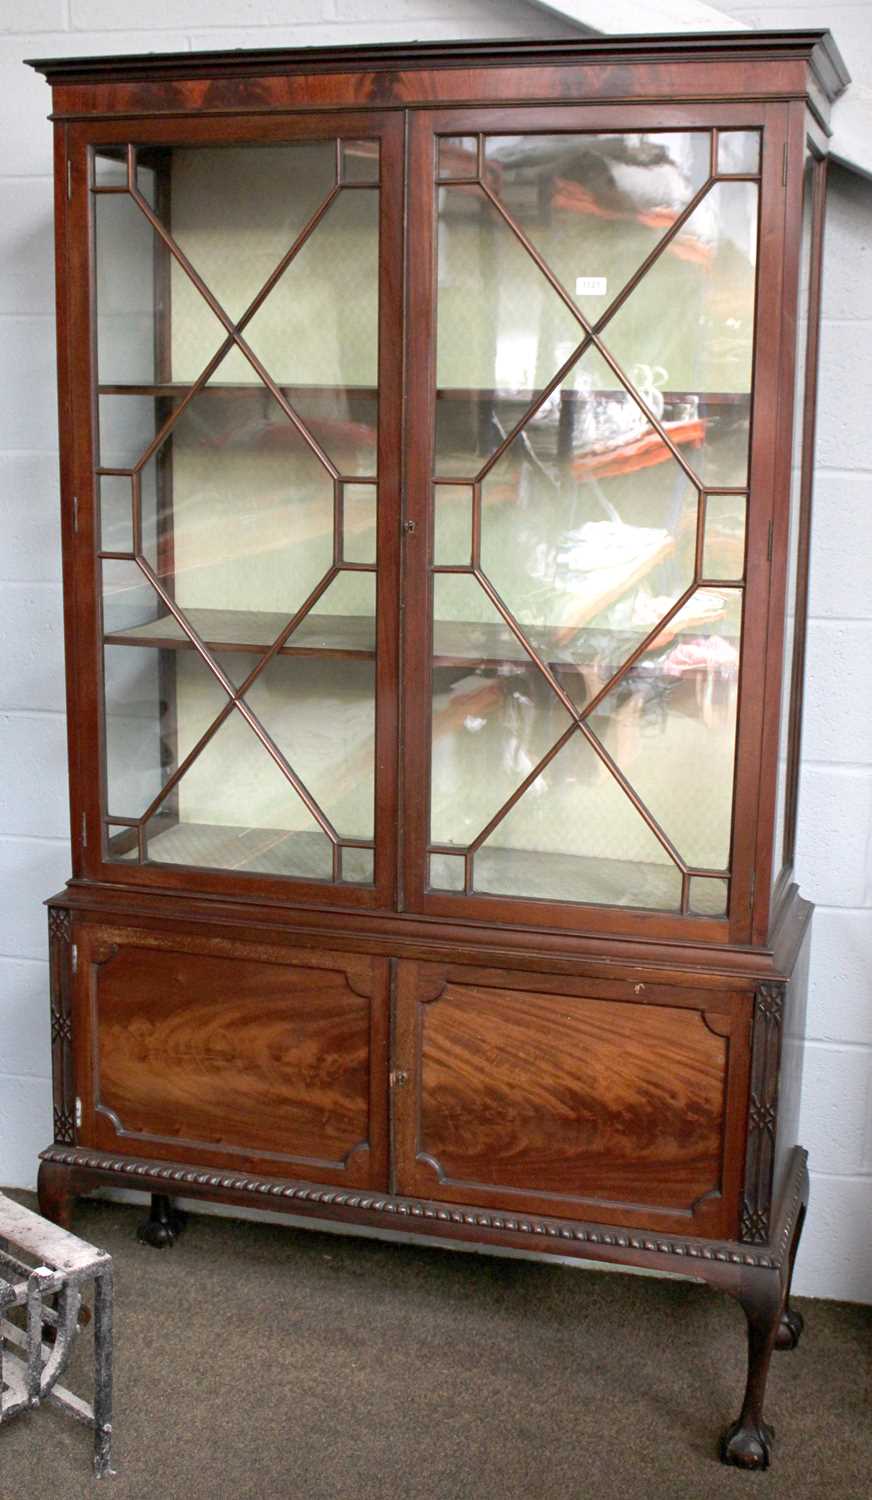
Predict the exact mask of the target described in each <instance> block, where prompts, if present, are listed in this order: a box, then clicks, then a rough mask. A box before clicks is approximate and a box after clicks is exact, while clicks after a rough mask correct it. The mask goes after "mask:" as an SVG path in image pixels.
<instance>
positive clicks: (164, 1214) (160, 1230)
mask: <svg viewBox="0 0 872 1500" xmlns="http://www.w3.org/2000/svg"><path fill="white" fill-rule="evenodd" d="M185 1222H186V1218H185V1215H184V1214H183V1213H180V1212H179V1211H178V1209H174V1208H173V1206H172V1204H171V1203H170V1200H169V1198H167V1197H166V1196H165V1195H164V1194H163V1193H153V1194H152V1199H151V1211H150V1213H149V1216H148V1218H147V1219H143V1221H142V1223H141V1224H140V1225H139V1226H138V1228H137V1231H136V1238H137V1239H138V1240H141V1241H142V1243H143V1244H144V1245H151V1246H152V1247H153V1249H155V1250H167V1249H169V1248H170V1246H172V1245H174V1244H175V1243H176V1240H177V1239H178V1237H179V1235H180V1234H181V1232H182V1230H183V1229H184V1227H185Z"/></svg>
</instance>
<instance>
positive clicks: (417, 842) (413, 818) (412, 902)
mask: <svg viewBox="0 0 872 1500" xmlns="http://www.w3.org/2000/svg"><path fill="white" fill-rule="evenodd" d="M434 152H435V132H434V124H433V117H432V116H431V115H430V114H429V113H425V112H424V111H415V112H413V113H412V114H411V117H410V128H409V149H408V232H409V236H410V244H411V241H412V236H414V253H410V255H409V258H408V287H407V303H406V309H407V311H406V383H407V398H406V427H405V446H406V494H405V505H404V510H403V591H404V642H403V704H404V734H403V748H402V756H403V786H404V802H403V830H404V849H403V853H402V859H403V899H404V905H405V907H406V908H407V909H411V910H413V911H414V910H420V906H421V901H422V899H423V896H424V888H425V878H424V872H425V862H426V848H427V839H428V831H429V815H430V702H431V687H430V683H431V663H430V612H431V608H432V602H431V583H430V571H429V567H428V561H429V552H430V545H431V528H432V505H431V500H430V497H431V492H432V485H431V482H430V476H431V474H432V472H433V468H432V465H433V446H434V433H433V428H434V419H433V410H434V403H435V398H436V358H435V356H436V340H435V336H434V335H435V319H436V309H435V301H434V299H435V285H436V262H435V252H436V238H435V229H436V225H435V196H436V187H435V161H434Z"/></svg>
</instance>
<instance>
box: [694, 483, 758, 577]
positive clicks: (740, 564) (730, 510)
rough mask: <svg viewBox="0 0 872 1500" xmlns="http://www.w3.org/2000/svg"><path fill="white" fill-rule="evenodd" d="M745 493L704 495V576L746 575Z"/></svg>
mask: <svg viewBox="0 0 872 1500" xmlns="http://www.w3.org/2000/svg"><path fill="white" fill-rule="evenodd" d="M746 509H747V501H746V499H745V496H744V495H707V496H706V502H705V538H704V543H703V553H702V576H703V578H728V579H741V578H743V577H744V574H745V512H746Z"/></svg>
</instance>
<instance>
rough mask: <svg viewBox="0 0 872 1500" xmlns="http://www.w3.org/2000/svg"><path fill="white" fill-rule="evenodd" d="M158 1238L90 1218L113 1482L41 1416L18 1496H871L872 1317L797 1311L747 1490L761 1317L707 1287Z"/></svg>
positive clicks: (319, 1244) (22, 1442) (344, 1246)
mask: <svg viewBox="0 0 872 1500" xmlns="http://www.w3.org/2000/svg"><path fill="white" fill-rule="evenodd" d="M15 1196H20V1197H21V1199H22V1201H25V1202H28V1201H29V1202H32V1201H33V1200H32V1199H28V1197H27V1195H24V1194H21V1195H15ZM141 1217H142V1209H140V1208H136V1207H128V1206H127V1205H123V1206H122V1205H118V1204H114V1203H109V1202H97V1201H91V1202H82V1203H80V1204H79V1206H78V1210H77V1214H76V1222H75V1227H76V1229H77V1231H78V1232H79V1233H80V1234H82V1235H83V1236H84V1237H85V1238H87V1239H90V1240H93V1241H94V1242H95V1243H96V1244H98V1245H102V1246H105V1248H106V1249H108V1250H109V1251H111V1253H112V1255H113V1256H114V1257H115V1264H116V1277H117V1327H116V1338H115V1351H116V1409H115V1442H116V1446H115V1459H116V1466H117V1470H118V1473H117V1477H116V1478H114V1479H109V1480H103V1481H99V1482H98V1481H95V1480H93V1479H92V1478H91V1477H90V1470H89V1463H90V1448H89V1435H88V1434H87V1432H86V1431H85V1430H84V1429H82V1428H81V1427H79V1426H78V1425H77V1424H74V1423H73V1422H72V1421H71V1420H70V1419H69V1418H65V1417H63V1416H62V1415H61V1414H60V1413H58V1412H55V1411H54V1410H53V1409H52V1408H44V1409H41V1410H39V1411H37V1412H34V1413H29V1414H27V1415H23V1416H20V1417H17V1418H16V1419H14V1420H13V1421H12V1422H10V1423H9V1425H8V1426H5V1427H4V1428H3V1429H2V1431H0V1497H2V1500H37V1497H39V1500H43V1497H45V1500H79V1497H81V1496H92V1495H99V1496H102V1497H103V1500H128V1497H136V1500H146V1497H148V1500H154V1497H161V1500H177V1497H178V1500H201V1497H202V1500H207V1497H208V1500H225V1497H227V1500H230V1497H233V1500H248V1497H251V1500H272V1497H282V1500H285V1497H294V1500H296V1497H306V1500H340V1497H341V1500H358V1497H361V1500H362V1497H370V1496H378V1497H382V1500H393V1497H401V1496H402V1497H411V1500H469V1497H475V1500H516V1497H517V1500H520V1497H525V1500H539V1497H542V1500H545V1497H547V1500H552V1497H553V1500H588V1497H596V1500H709V1497H733V1496H752V1497H753V1500H759V1497H768V1500H771V1497H787V1496H789V1497H790V1500H805V1497H812V1496H813V1497H815V1500H818V1497H824V1496H825V1497H827V1500H867V1497H868V1496H869V1494H870V1490H872V1483H870V1473H872V1422H870V1416H872V1407H870V1396H872V1385H870V1352H872V1337H870V1335H872V1308H860V1307H855V1306H849V1305H847V1304H843V1303H834V1302H803V1301H800V1302H799V1303H798V1306H800V1307H801V1309H802V1311H803V1313H804V1315H805V1317H806V1332H805V1337H804V1340H803V1343H802V1344H801V1346H800V1348H799V1349H798V1350H797V1351H796V1352H794V1353H783V1354H776V1356H775V1359H774V1364H773V1370H772V1374H771V1376H770V1382H769V1401H768V1409H767V1416H768V1418H769V1420H770V1421H771V1422H772V1423H773V1424H774V1426H775V1428H776V1433H777V1442H776V1448H775V1457H774V1465H773V1468H772V1469H770V1470H769V1472H768V1473H766V1474H762V1475H753V1474H743V1473H740V1472H738V1471H737V1470H728V1469H724V1468H723V1467H722V1466H721V1465H720V1463H719V1462H718V1459H717V1436H718V1433H719V1431H720V1429H721V1427H722V1426H723V1425H724V1424H725V1423H726V1422H727V1421H729V1420H730V1419H731V1418H732V1417H734V1416H735V1415H736V1413H737V1411H738V1407H739V1399H740V1392H741V1388H742V1383H743V1378H744V1321H743V1318H742V1314H741V1311H740V1310H739V1308H738V1307H737V1306H736V1304H734V1303H733V1302H732V1301H731V1300H730V1299H728V1298H726V1297H723V1296H718V1295H715V1294H713V1293H711V1292H709V1291H707V1290H706V1289H705V1288H704V1287H700V1286H696V1285H692V1284H690V1283H684V1282H678V1281H657V1280H653V1279H650V1278H647V1277H646V1278H641V1277H637V1276H626V1275H618V1274H614V1273H608V1272H602V1271H590V1270H587V1269H576V1268H571V1269H570V1268H565V1267H562V1266H557V1265H544V1264H541V1263H533V1262H530V1261H521V1260H507V1259H496V1258H493V1257H487V1256H483V1255H468V1254H467V1255H464V1254H457V1253H452V1252H451V1251H446V1250H442V1249H438V1248H436V1249H434V1248H426V1249H425V1248H418V1247H417V1246H411V1247H410V1246H401V1245H393V1244H383V1243H379V1242H376V1241H373V1240H367V1239H351V1238H339V1237H337V1236H335V1235H329V1234H324V1233H320V1232H313V1231H306V1230H298V1229H294V1228H288V1227H285V1226H281V1227H279V1226H275V1225H272V1224H264V1223H257V1224H252V1223H245V1222H242V1221H239V1220H235V1221H233V1220H223V1219H216V1218H213V1217H206V1216H203V1215H199V1216H196V1217H193V1218H192V1219H191V1220H190V1223H189V1226H188V1229H187V1231H186V1233H185V1235H184V1237H183V1239H182V1240H180V1242H179V1244H178V1245H177V1246H176V1247H175V1249H173V1250H171V1251H155V1250H151V1249H148V1248H146V1247H145V1246H142V1245H139V1244H137V1242H136V1240H135V1238H134V1231H135V1226H136V1223H137V1222H138V1220H139V1219H140V1218H141ZM86 1340H87V1335H83V1336H82V1338H81V1340H80V1342H81V1344H82V1345H84V1344H85V1343H86ZM85 1352H86V1351H85V1349H84V1348H83V1349H82V1350H81V1351H80V1355H79V1357H78V1360H77V1365H76V1368H75V1370H74V1372H73V1374H72V1375H71V1376H70V1379H69V1383H70V1384H71V1385H74V1386H75V1387H76V1388H77V1389H80V1390H82V1392H83V1394H84V1391H85V1385H84V1377H85V1374H86V1372H87V1361H86V1360H85V1359H84V1357H83V1356H84V1354H85ZM87 1352H88V1353H90V1350H88V1351H87Z"/></svg>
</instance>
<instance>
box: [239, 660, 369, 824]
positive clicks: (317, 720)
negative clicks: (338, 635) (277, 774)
mask: <svg viewBox="0 0 872 1500" xmlns="http://www.w3.org/2000/svg"><path fill="white" fill-rule="evenodd" d="M255 665H256V661H255V660H254V659H253V658H248V659H247V660H246V667H247V669H248V670H249V671H250V670H251V669H252V668H253V667H254V666H255ZM244 701H245V702H246V703H247V704H248V705H249V707H250V708H251V709H253V711H254V713H255V714H256V715H257V717H258V719H259V720H260V722H261V724H262V725H263V727H264V729H265V730H266V732H267V734H268V735H269V736H270V738H271V739H272V740H273V741H274V742H275V744H276V745H277V746H278V748H279V750H280V751H281V752H282V754H283V756H284V757H285V759H286V760H287V761H288V763H289V765H291V766H292V767H293V769H294V771H295V772H296V774H297V775H298V776H299V778H300V780H301V781H302V782H303V783H304V785H305V786H306V788H307V789H308V791H309V792H310V793H311V795H312V796H313V797H314V799H315V801H316V802H317V804H318V806H319V807H320V808H321V811H322V812H324V813H326V815H327V817H328V818H329V820H330V822H331V823H332V825H333V827H334V828H335V829H336V831H337V833H338V834H339V835H340V837H343V838H356V839H366V838H372V836H373V831H374V829H373V816H374V802H375V797H374V786H375V714H374V705H375V664H374V663H373V662H372V661H344V660H323V659H320V658H317V657H310V656H298V657H292V656H276V657H274V658H273V660H272V661H271V662H268V663H267V665H266V667H265V668H264V670H263V672H262V673H261V675H260V676H259V677H258V678H257V679H256V681H255V682H254V683H253V685H252V686H251V687H250V688H249V690H248V692H247V693H246V694H245V700H244Z"/></svg>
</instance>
